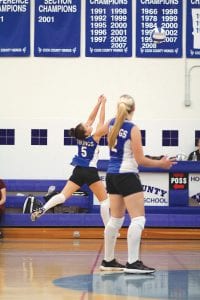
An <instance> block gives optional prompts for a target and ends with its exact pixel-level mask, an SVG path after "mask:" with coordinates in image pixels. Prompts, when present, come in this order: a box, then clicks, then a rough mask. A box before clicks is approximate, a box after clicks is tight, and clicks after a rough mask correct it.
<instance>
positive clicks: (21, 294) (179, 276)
mask: <svg viewBox="0 0 200 300" xmlns="http://www.w3.org/2000/svg"><path fill="white" fill-rule="evenodd" d="M5 232H6V231H5ZM15 233H16V232H15ZM99 234H100V233H99ZM101 234H102V233H101ZM52 237H53V238H44V237H40V238H36V237H34V235H33V236H31V232H30V235H29V238H22V237H18V238H13V237H6V238H4V239H2V240H0V300H43V299H44V300H46V299H48V300H108V299H109V300H125V299H126V300H131V299H132V300H147V299H151V300H155V299H157V300H158V299H160V300H166V299H174V300H179V299H180V300H197V299H198V300H199V299H200V239H183V236H182V239H177V238H175V239H166V238H165V239H158V238H157V239H155V238H152V239H150V238H143V239H142V244H141V259H142V260H143V262H144V263H145V264H147V265H149V266H153V267H155V268H156V270H157V271H156V272H155V274H154V275H133V274H131V275H127V274H123V273H120V272H119V273H110V274H109V273H108V272H100V271H99V266H100V263H101V260H102V259H103V238H88V239H86V238H63V237H62V238H55V236H54V234H52ZM186 237H187V235H186ZM116 258H117V259H118V260H119V261H120V262H123V263H125V262H126V260H127V245H126V239H124V238H120V239H118V241H117V247H116Z"/></svg>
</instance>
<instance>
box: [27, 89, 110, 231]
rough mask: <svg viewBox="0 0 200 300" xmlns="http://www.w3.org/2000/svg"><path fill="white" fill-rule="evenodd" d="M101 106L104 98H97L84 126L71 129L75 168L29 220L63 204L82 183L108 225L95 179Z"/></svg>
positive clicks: (105, 203)
mask: <svg viewBox="0 0 200 300" xmlns="http://www.w3.org/2000/svg"><path fill="white" fill-rule="evenodd" d="M105 103H106V98H105V96H103V95H101V96H100V97H99V99H98V102H97V104H96V105H95V107H94V109H93V110H92V112H91V114H90V115H89V118H88V120H87V121H86V122H85V123H80V124H78V125H77V126H76V127H75V128H71V130H70V135H71V136H74V137H75V138H76V139H77V145H78V154H77V155H75V156H74V158H73V160H72V163H71V164H72V165H73V166H74V167H75V168H74V170H73V173H72V175H71V177H70V178H69V180H68V181H67V183H66V185H65V187H64V188H63V190H62V191H61V193H59V194H57V195H55V196H53V197H52V198H51V199H50V200H49V201H48V202H47V203H46V204H45V205H44V206H43V207H42V208H39V209H38V210H36V211H34V212H33V213H32V214H31V220H32V221H35V220H36V219H37V218H39V217H41V216H42V215H43V214H44V213H45V212H46V211H47V210H49V209H50V208H52V207H54V206H56V205H58V204H61V203H64V202H65V201H66V200H67V199H68V198H69V197H70V196H71V195H72V194H73V193H74V192H76V191H77V190H78V189H80V187H81V186H82V185H83V184H87V185H88V186H89V188H90V189H91V190H92V192H93V193H94V194H95V196H96V197H97V199H98V200H99V202H100V214H101V217H102V220H103V223H104V226H106V224H107V223H108V220H109V218H110V214H109V199H108V198H107V192H106V189H105V187H104V185H103V183H102V181H101V180H100V178H99V175H98V170H97V160H98V153H99V149H98V143H99V141H100V139H101V137H102V136H103V135H104V134H105V133H104V131H103V128H104V127H103V125H104V121H105ZM99 109H100V114H99V121H98V124H97V127H96V130H95V132H94V134H92V127H91V126H92V124H93V123H94V121H95V118H96V116H97V113H98V111H99ZM91 134H92V135H91Z"/></svg>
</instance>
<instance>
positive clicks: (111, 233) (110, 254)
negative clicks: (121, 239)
mask: <svg viewBox="0 0 200 300" xmlns="http://www.w3.org/2000/svg"><path fill="white" fill-rule="evenodd" d="M123 222H124V217H123V218H114V217H110V220H109V222H108V224H107V225H106V228H105V237H104V244H105V245H104V246H105V257H104V259H105V260H106V261H111V260H113V259H114V258H115V244H116V240H117V235H118V231H119V229H120V228H121V227H122V224H123Z"/></svg>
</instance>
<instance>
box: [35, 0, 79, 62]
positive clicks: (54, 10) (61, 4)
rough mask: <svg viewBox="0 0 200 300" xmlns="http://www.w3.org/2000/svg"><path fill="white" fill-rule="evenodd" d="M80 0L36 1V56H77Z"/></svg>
mask: <svg viewBox="0 0 200 300" xmlns="http://www.w3.org/2000/svg"><path fill="white" fill-rule="evenodd" d="M80 15H81V1H80V0H54V1H52V0H36V1H35V39H34V55H35V56H50V57H51V56H53V57H78V56H80Z"/></svg>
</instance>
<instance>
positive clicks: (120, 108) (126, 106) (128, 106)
mask: <svg viewBox="0 0 200 300" xmlns="http://www.w3.org/2000/svg"><path fill="white" fill-rule="evenodd" d="M134 109H135V101H134V99H133V97H131V96H130V95H122V96H121V97H120V99H119V101H118V105H117V114H116V118H115V122H114V125H113V127H112V129H111V130H110V132H109V134H108V145H109V147H110V149H112V148H113V147H114V146H115V142H116V138H117V135H118V133H119V130H120V128H121V126H122V124H123V123H124V121H125V119H126V118H127V116H128V115H129V114H131V113H132V112H133V111H134Z"/></svg>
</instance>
